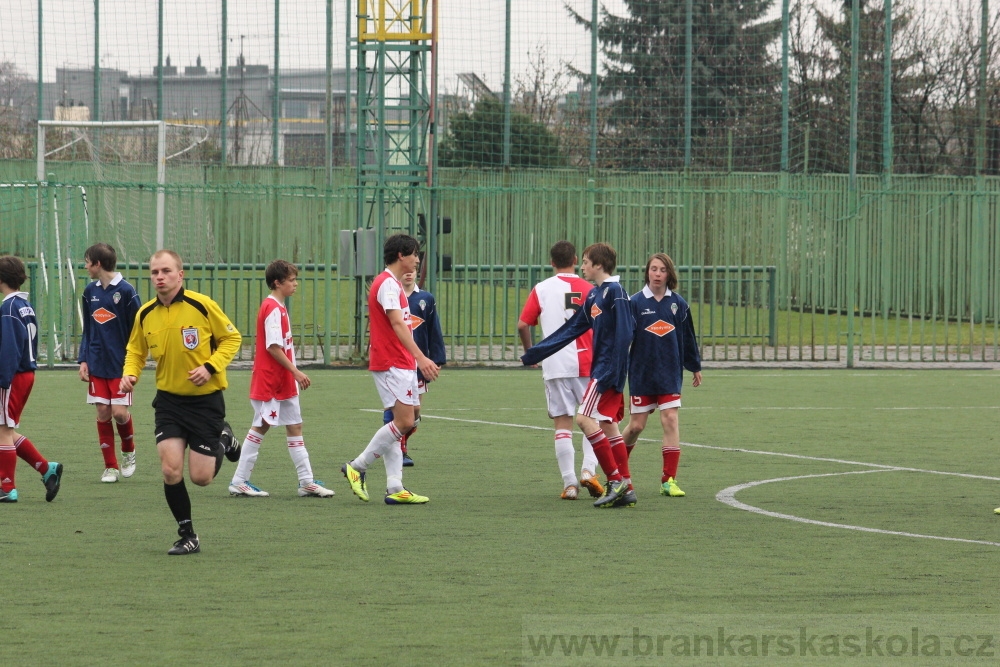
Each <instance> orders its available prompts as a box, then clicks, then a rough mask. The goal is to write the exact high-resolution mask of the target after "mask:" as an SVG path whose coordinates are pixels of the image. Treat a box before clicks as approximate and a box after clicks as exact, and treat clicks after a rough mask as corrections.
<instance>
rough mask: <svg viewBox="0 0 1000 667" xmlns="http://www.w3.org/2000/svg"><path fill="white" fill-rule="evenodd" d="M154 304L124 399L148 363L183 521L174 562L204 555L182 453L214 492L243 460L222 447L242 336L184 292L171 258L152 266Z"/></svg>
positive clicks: (129, 356)
mask: <svg viewBox="0 0 1000 667" xmlns="http://www.w3.org/2000/svg"><path fill="white" fill-rule="evenodd" d="M149 273H150V276H151V277H152V281H153V288H154V289H155V290H156V298H155V299H153V300H152V301H149V302H147V303H144V304H143V305H142V308H140V309H139V314H138V315H136V318H135V324H134V325H133V327H132V335H131V336H130V337H129V341H128V347H127V349H126V354H125V367H124V369H123V371H122V380H121V387H120V389H121V392H122V393H127V392H130V391H132V389H133V388H134V387H135V385H136V383H138V381H139V376H140V375H141V374H142V369H143V367H144V366H145V364H146V357H147V356H148V355H152V357H153V360H154V361H155V362H156V397H155V398H154V399H153V409H154V411H155V415H156V417H155V418H156V449H157V451H159V454H160V468H161V469H162V470H163V492H164V494H165V495H166V497H167V505H168V506H169V507H170V511H171V512H172V513H173V515H174V518H175V519H176V520H177V526H178V528H177V533H178V535H180V538H181V539H179V540H177V541H176V542H175V543H174V546H173V548H172V549H170V551H168V552H167V553H168V554H170V555H172V556H182V555H185V554H192V553H197V552H198V551H200V549H201V545H200V543H199V541H198V535H196V534H195V532H194V526H193V525H192V524H191V498H190V496H188V492H187V488H186V487H185V486H184V450H185V449H186V448H190V449H191V454H190V455H189V457H188V475H189V476H190V478H191V481H192V482H194V483H195V484H197V485H198V486H208V485H209V484H210V483H211V482H212V479H214V478H215V475H216V473H218V471H219V468H220V467H221V465H222V456H223V454H227V455H228V456H229V457H232V456H234V455H235V456H236V457H237V459H238V457H239V452H238V451H235V448H236V447H238V444H237V443H235V441H233V440H232V439H231V440H230V443H231V447H232V449H231V450H230V451H227V449H229V448H228V447H226V446H224V445H223V443H222V442H221V441H220V434H221V433H222V431H223V429H224V428H225V427H226V423H225V419H226V404H225V401H224V400H223V397H222V391H223V390H224V389H225V388H226V387H227V386H228V383H227V382H226V366H228V365H229V362H231V361H232V360H233V357H235V356H236V353H237V352H238V351H239V349H240V345H241V343H242V336H241V335H240V332H239V331H237V330H236V327H234V326H233V323H232V322H230V321H229V318H228V317H226V314H225V313H223V312H222V309H221V308H219V305H218V304H217V303H215V301H213V300H212V299H210V298H208V297H207V296H205V295H204V294H198V293H197V292H189V291H187V290H185V289H184V265H183V263H182V262H181V258H180V255H178V254H177V253H176V252H174V251H173V250H159V251H157V252H156V253H155V254H153V256H152V257H151V258H150V260H149Z"/></svg>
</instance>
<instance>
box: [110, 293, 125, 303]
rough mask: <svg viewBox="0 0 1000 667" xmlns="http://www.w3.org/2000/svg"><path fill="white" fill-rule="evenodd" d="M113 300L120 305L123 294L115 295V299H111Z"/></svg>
mask: <svg viewBox="0 0 1000 667" xmlns="http://www.w3.org/2000/svg"><path fill="white" fill-rule="evenodd" d="M111 300H112V301H114V302H115V303H118V302H119V301H121V300H122V293H121V292H115V295H114V296H113V297H111Z"/></svg>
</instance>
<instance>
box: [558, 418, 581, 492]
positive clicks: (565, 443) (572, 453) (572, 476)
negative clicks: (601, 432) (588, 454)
mask: <svg viewBox="0 0 1000 667" xmlns="http://www.w3.org/2000/svg"><path fill="white" fill-rule="evenodd" d="M575 459H576V450H575V449H573V431H567V430H564V429H559V430H558V431H556V462H558V463H559V472H560V474H562V478H563V487H567V486H569V485H571V484H572V485H573V486H576V485H577V480H576V473H575V472H574V471H573V467H574V466H575V465H576V462H575Z"/></svg>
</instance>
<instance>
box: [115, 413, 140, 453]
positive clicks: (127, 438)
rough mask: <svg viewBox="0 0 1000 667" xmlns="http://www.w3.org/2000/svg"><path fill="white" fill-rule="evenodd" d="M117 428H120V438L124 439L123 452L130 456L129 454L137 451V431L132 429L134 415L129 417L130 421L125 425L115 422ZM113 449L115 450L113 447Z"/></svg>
mask: <svg viewBox="0 0 1000 667" xmlns="http://www.w3.org/2000/svg"><path fill="white" fill-rule="evenodd" d="M115 426H117V427H118V437H120V438H121V439H122V452H124V453H125V454H128V453H129V452H134V451H135V438H134V437H133V436H134V435H135V431H133V429H132V415H129V416H128V421H127V422H125V423H124V424H119V423H118V422H115ZM112 449H114V448H113V447H112Z"/></svg>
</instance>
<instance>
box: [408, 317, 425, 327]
mask: <svg viewBox="0 0 1000 667" xmlns="http://www.w3.org/2000/svg"><path fill="white" fill-rule="evenodd" d="M423 323H424V321H423V319H421V318H419V317H417V316H416V315H413V314H411V315H410V330H413V329H416V328H417V327H419V326H420V325H421V324H423Z"/></svg>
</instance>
